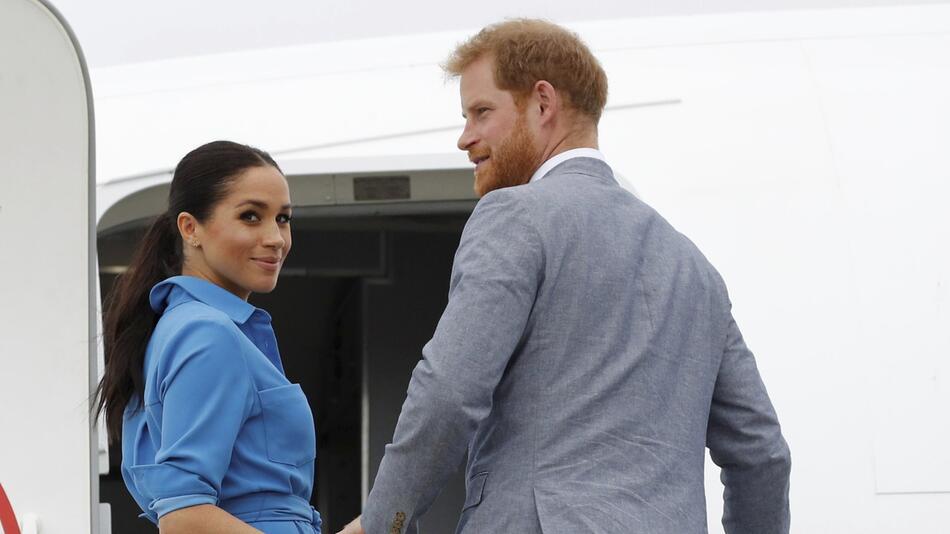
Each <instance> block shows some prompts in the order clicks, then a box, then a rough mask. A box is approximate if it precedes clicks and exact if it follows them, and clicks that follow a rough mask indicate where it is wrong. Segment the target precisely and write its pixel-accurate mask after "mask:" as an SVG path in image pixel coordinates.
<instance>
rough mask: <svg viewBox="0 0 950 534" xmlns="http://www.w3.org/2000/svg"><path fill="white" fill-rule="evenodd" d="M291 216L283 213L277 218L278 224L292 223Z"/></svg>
mask: <svg viewBox="0 0 950 534" xmlns="http://www.w3.org/2000/svg"><path fill="white" fill-rule="evenodd" d="M290 219H291V216H290V215H287V214H286V213H281V214H280V215H278V216H277V224H287V223H289V222H290Z"/></svg>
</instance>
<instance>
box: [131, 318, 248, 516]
mask: <svg viewBox="0 0 950 534" xmlns="http://www.w3.org/2000/svg"><path fill="white" fill-rule="evenodd" d="M161 358H162V359H161V361H160V363H159V371H158V376H157V377H156V378H157V380H158V387H159V398H160V404H161V406H160V413H161V421H160V422H158V424H160V425H161V444H160V446H159V448H158V450H157V451H156V454H155V464H152V465H141V466H135V467H133V468H132V469H131V471H132V474H133V476H134V479H135V482H136V486H137V487H138V489H139V490H140V491H141V492H142V494H143V495H145V496H147V497H148V498H149V500H150V501H151V502H150V504H149V512H151V513H152V514H154V516H155V517H159V518H160V517H162V516H163V515H165V514H167V513H169V512H173V511H175V510H178V509H181V508H186V507H189V506H195V505H199V504H215V505H216V504H217V502H218V495H219V494H220V491H221V482H222V480H223V478H224V475H225V473H226V471H227V469H228V465H229V464H230V462H231V452H232V450H233V448H234V442H235V440H236V438H237V435H238V432H239V431H240V429H241V426H242V425H243V423H244V421H245V420H246V418H247V416H248V415H249V413H250V409H251V407H252V405H253V404H252V403H253V397H252V395H251V393H252V391H253V385H252V383H251V378H250V373H249V371H248V369H247V367H246V365H245V362H244V357H243V355H242V351H241V346H240V344H239V343H238V341H237V339H236V337H235V336H234V335H233V333H232V332H231V331H229V330H228V328H227V325H223V324H218V323H216V322H215V321H214V320H206V319H196V320H194V321H192V322H190V323H189V324H187V325H186V326H185V327H184V328H182V330H181V331H180V332H178V333H177V334H176V335H174V336H173V337H172V338H171V339H170V340H169V343H168V345H167V346H166V347H165V348H164V350H163V351H162V354H161Z"/></svg>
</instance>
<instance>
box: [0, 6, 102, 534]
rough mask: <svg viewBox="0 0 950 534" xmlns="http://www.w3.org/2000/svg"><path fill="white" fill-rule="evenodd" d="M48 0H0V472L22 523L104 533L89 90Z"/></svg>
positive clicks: (52, 532) (54, 532)
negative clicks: (95, 403)
mask: <svg viewBox="0 0 950 534" xmlns="http://www.w3.org/2000/svg"><path fill="white" fill-rule="evenodd" d="M88 80H89V79H88V75H87V71H86V66H85V62H84V60H83V57H82V52H81V51H80V49H79V46H78V44H77V42H76V39H75V37H74V36H73V34H72V32H71V31H70V30H69V28H68V26H67V25H66V23H65V22H64V20H63V19H62V17H61V16H59V14H58V13H57V12H56V11H55V10H54V9H53V8H52V7H51V6H50V5H49V4H47V3H46V2H45V1H42V0H2V2H0V358H2V364H0V484H2V485H3V488H4V489H5V490H6V494H7V495H8V496H9V499H10V502H11V504H12V507H13V509H14V511H15V513H16V515H17V518H18V520H19V521H20V523H21V529H22V531H23V532H41V533H42V534H74V533H80V534H83V533H90V532H98V527H99V524H98V523H99V521H98V517H97V516H98V511H96V513H93V511H94V510H96V506H97V503H98V487H97V484H98V476H94V475H97V474H98V463H97V461H96V456H97V449H98V447H97V446H96V445H97V443H96V432H95V429H94V428H93V425H90V416H89V402H90V401H89V394H90V391H91V389H90V387H91V385H92V384H93V383H94V380H95V377H96V365H95V360H94V359H93V358H95V355H96V344H95V340H96V335H95V332H96V302H97V298H96V296H95V295H96V293H95V291H96V290H95V268H94V266H95V257H96V256H95V239H94V235H95V234H94V215H95V209H94V199H95V196H94V193H95V177H94V147H93V122H92V121H93V115H92V95H91V93H90V89H89V81H88Z"/></svg>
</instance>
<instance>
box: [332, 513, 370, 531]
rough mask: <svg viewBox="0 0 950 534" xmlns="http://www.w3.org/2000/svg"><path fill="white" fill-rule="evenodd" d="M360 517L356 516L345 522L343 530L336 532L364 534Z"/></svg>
mask: <svg viewBox="0 0 950 534" xmlns="http://www.w3.org/2000/svg"><path fill="white" fill-rule="evenodd" d="M360 517H361V516H357V517H356V519H354V520H352V521H350V522H349V523H347V525H346V526H345V527H343V530H341V531H339V532H337V533H336V534H366V531H365V530H363V524H362V523H360Z"/></svg>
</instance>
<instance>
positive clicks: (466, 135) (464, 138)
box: [456, 122, 478, 150]
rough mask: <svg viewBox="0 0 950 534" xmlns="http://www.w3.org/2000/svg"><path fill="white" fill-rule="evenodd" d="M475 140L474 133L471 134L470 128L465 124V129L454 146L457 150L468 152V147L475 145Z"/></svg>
mask: <svg viewBox="0 0 950 534" xmlns="http://www.w3.org/2000/svg"><path fill="white" fill-rule="evenodd" d="M477 140H478V139H477V138H476V137H475V134H474V132H472V128H470V127H469V125H468V123H467V122H466V123H465V128H464V129H463V130H462V135H460V136H459V140H458V143H457V144H456V146H458V147H459V150H468V149H469V147H471V146H472V145H473V144H475V141H477Z"/></svg>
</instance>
